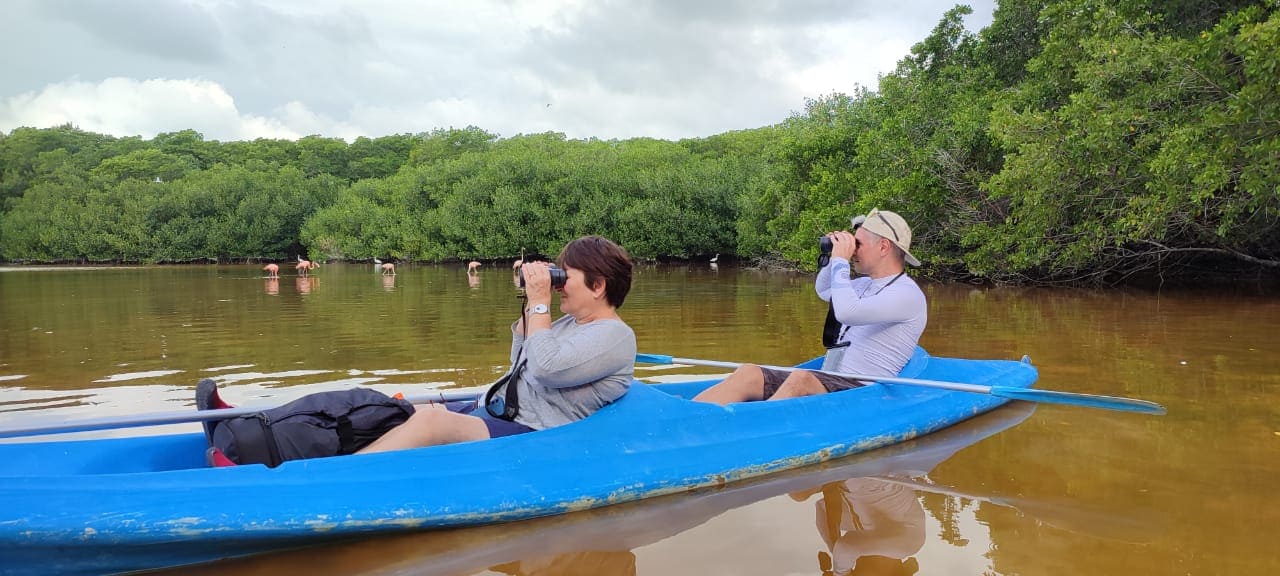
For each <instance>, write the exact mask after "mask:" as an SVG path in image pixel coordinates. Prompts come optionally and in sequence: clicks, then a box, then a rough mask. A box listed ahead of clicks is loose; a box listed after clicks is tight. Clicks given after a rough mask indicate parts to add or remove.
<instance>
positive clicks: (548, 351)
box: [499, 316, 636, 430]
mask: <svg viewBox="0 0 1280 576" xmlns="http://www.w3.org/2000/svg"><path fill="white" fill-rule="evenodd" d="M522 345H523V346H524V357H525V358H526V359H527V360H528V363H527V364H525V368H524V372H523V373H522V374H521V375H520V379H519V382H517V385H518V386H519V387H520V388H519V393H520V400H519V402H520V413H519V414H518V415H517V416H516V422H519V423H520V424H524V425H525V426H528V427H530V428H533V429H535V430H542V429H544V428H553V427H555V426H561V425H564V424H568V423H570V422H574V421H577V420H581V419H583V418H586V417H587V416H590V415H591V414H593V413H594V412H595V411H596V410H599V409H600V408H603V407H604V406H605V405H606V404H608V403H610V402H613V401H614V400H617V399H618V398H621V397H622V395H623V394H626V393H627V389H628V388H630V386H631V379H632V376H633V374H634V373H635V363H636V334H635V332H633V331H632V330H631V327H630V326H627V324H626V323H625V322H623V321H621V320H596V321H594V322H589V323H587V324H578V323H577V322H575V321H574V318H573V316H563V317H561V318H560V319H558V320H556V321H555V322H552V323H551V328H550V329H549V330H542V331H540V332H535V333H534V334H533V336H530V337H529V338H527V339H526V338H525V337H524V336H523V335H521V334H520V333H519V332H517V331H516V330H515V325H512V330H511V361H512V363H514V362H515V361H516V354H517V353H519V351H520V347H521V346H522ZM499 394H500V395H501V394H502V393H499Z"/></svg>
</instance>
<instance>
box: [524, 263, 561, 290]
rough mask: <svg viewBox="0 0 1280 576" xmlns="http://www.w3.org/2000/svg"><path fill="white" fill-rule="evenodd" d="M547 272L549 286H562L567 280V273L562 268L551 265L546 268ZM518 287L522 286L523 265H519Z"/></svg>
mask: <svg viewBox="0 0 1280 576" xmlns="http://www.w3.org/2000/svg"><path fill="white" fill-rule="evenodd" d="M547 272H548V273H550V274H551V287H552V288H564V283H565V282H568V281H569V275H568V274H566V273H565V271H564V269H563V268H557V267H555V266H552V267H550V268H547ZM520 287H521V288H524V267H523V266H521V267H520Z"/></svg>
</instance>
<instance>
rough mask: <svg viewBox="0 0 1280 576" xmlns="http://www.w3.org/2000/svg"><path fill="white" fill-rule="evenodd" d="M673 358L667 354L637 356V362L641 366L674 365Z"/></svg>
mask: <svg viewBox="0 0 1280 576" xmlns="http://www.w3.org/2000/svg"><path fill="white" fill-rule="evenodd" d="M672 358H673V357H672V356H667V355H666V354H636V362H639V363H641V364H672V361H671V359H672Z"/></svg>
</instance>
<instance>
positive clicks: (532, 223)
mask: <svg viewBox="0 0 1280 576" xmlns="http://www.w3.org/2000/svg"><path fill="white" fill-rule="evenodd" d="M969 12H970V10H969V9H968V8H967V7H964V6H958V7H956V8H954V9H952V10H951V11H949V12H948V13H947V14H945V15H943V17H942V18H941V21H940V22H939V24H938V25H937V27H936V28H935V29H934V31H933V32H932V33H931V34H930V35H929V37H927V38H925V39H924V40H922V41H921V42H919V43H918V44H916V45H915V46H914V47H913V48H912V50H911V53H910V54H908V55H906V56H905V57H904V58H903V59H902V60H901V61H900V62H899V64H898V66H897V68H896V69H895V70H894V71H893V72H892V73H890V74H887V75H885V76H883V77H882V78H881V80H880V82H879V85H878V86H876V87H875V88H874V89H870V88H868V89H866V90H860V91H858V92H856V93H854V94H830V95H824V96H821V97H818V98H815V99H813V100H811V101H809V102H807V103H806V106H805V108H804V110H803V111H801V112H798V113H796V114H794V115H793V116H792V117H791V118H788V119H786V120H785V121H783V122H781V123H780V124H778V125H776V126H770V127H764V128H759V129H754V130H743V131H738V132H730V133H726V134H720V135H716V136H711V137H707V138H698V139H689V140H683V141H679V142H668V141H661V140H651V139H631V140H624V141H600V140H595V139H591V140H570V139H567V138H565V137H564V136H563V135H560V134H555V133H548V134H531V135H518V136H514V137H510V138H499V137H498V136H497V135H495V134H491V133H488V132H486V131H485V130H483V129H480V128H475V127H468V128H466V129H440V130H436V131H433V132H431V133H426V134H415V135H395V136H387V137H382V138H374V139H369V138H360V139H358V140H356V141H355V142H352V143H349V144H348V143H347V142H344V141H342V140H338V139H332V138H322V137H319V136H310V137H307V138H302V139H300V140H298V141H296V142H294V141H285V140H255V141H252V142H225V143H224V142H215V141H206V140H204V139H203V138H202V137H201V135H200V134H198V133H195V132H193V131H183V132H177V133H169V134H161V135H159V136H157V137H156V138H154V139H151V140H142V139H140V138H113V137H108V136H103V135H99V134H93V133H88V132H83V131H80V130H77V129H75V128H74V127H71V126H62V127H58V128H51V129H30V128H19V129H15V130H13V131H12V132H10V133H8V134H0V259H4V260H8V261H17V262H59V261H70V262H99V261H141V262H186V261H198V260H207V259H218V260H225V259H249V258H253V259H290V258H292V257H293V256H295V255H299V254H301V255H308V256H309V257H311V258H316V259H332V258H345V259H368V258H373V257H381V258H398V259H407V260H424V261H438V260H449V259H461V258H507V257H511V256H513V255H516V254H518V253H520V251H521V250H529V251H541V252H554V251H555V250H556V248H557V247H558V246H560V245H562V244H563V243H564V242H565V241H567V240H569V239H571V238H573V237H576V236H578V235H581V234H586V233H599V234H604V235H606V236H609V237H612V238H615V239H617V240H618V241H620V242H621V243H623V244H624V245H625V246H627V247H628V248H629V249H630V250H631V251H632V252H633V253H634V254H636V255H637V256H640V257H645V258H665V257H674V258H694V257H705V256H707V255H710V254H713V253H723V254H733V255H737V256H738V257H740V258H746V259H753V260H759V261H764V262H768V263H784V264H786V263H791V264H797V265H800V266H811V265H812V264H811V263H812V262H813V260H814V256H815V252H816V247H815V239H816V238H817V236H818V235H819V234H820V233H822V232H824V231H827V230H830V229H833V228H837V227H842V226H844V225H845V223H847V219H848V217H849V215H851V214H853V213H858V212H865V211H866V210H868V209H870V208H872V207H880V208H883V209H892V210H896V211H898V212H901V213H902V214H903V215H904V216H906V217H907V219H908V221H910V222H911V223H912V224H913V228H914V230H915V233H916V237H915V244H916V246H917V248H916V249H915V250H914V251H915V252H916V253H917V254H918V255H919V256H921V257H922V258H923V259H924V260H925V261H926V263H927V271H928V272H929V273H930V274H932V275H934V276H937V277H948V278H983V279H989V280H994V281H1014V282H1018V281H1035V282H1076V283H1091V282H1097V283H1111V282H1121V281H1125V280H1126V279H1128V278H1131V277H1134V275H1142V276H1154V275H1158V276H1160V277H1165V278H1177V277H1187V276H1188V275H1190V274H1192V273H1195V272H1197V271H1199V270H1203V269H1205V268H1211V269H1217V270H1235V271H1238V270H1242V269H1243V270H1250V271H1261V272H1262V273H1266V274H1275V273H1276V272H1278V271H1280V233H1277V232H1278V230H1277V228H1278V225H1277V224H1278V222H1280V11H1277V3H1276V2H1275V1H1274V0H1272V1H1267V2H1244V1H1235V2H1232V1H1223V2H1217V3H1205V2H1197V1H1191V0H1174V1H1171V2H1137V1H1126V0H1066V1H1061V2H1047V1H1044V0H1039V1H1037V0H1003V1H1001V2H1000V3H999V7H998V9H997V11H996V13H995V19H994V21H993V23H992V24H991V25H990V26H988V27H987V28H985V29H983V30H981V31H979V32H976V33H975V32H971V31H968V30H966V29H965V28H964V26H963V17H964V16H965V15H967V14H968V13H969Z"/></svg>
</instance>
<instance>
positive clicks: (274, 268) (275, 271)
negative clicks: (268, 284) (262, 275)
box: [262, 264, 280, 278]
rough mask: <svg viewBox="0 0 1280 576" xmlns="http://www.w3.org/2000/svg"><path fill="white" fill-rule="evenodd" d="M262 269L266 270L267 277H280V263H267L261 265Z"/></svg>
mask: <svg viewBox="0 0 1280 576" xmlns="http://www.w3.org/2000/svg"><path fill="white" fill-rule="evenodd" d="M262 269H263V270H265V271H266V272H267V278H279V277H280V265H279V264H267V265H266V266H263V267H262Z"/></svg>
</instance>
